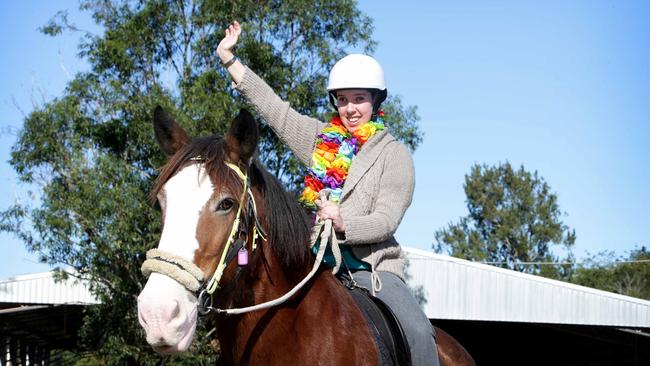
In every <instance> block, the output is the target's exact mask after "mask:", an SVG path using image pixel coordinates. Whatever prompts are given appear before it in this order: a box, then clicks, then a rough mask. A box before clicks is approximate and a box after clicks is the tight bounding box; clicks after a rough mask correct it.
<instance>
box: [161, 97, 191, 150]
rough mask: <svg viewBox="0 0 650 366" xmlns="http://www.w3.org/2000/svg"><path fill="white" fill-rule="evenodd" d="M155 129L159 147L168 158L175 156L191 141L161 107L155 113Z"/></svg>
mask: <svg viewBox="0 0 650 366" xmlns="http://www.w3.org/2000/svg"><path fill="white" fill-rule="evenodd" d="M153 129H154V131H155V132H156V140H158V145H160V148H161V149H162V150H163V151H164V152H165V154H166V155H167V156H172V155H174V154H175V153H176V152H177V151H178V150H180V148H181V147H183V146H185V145H187V144H188V143H189V142H190V140H191V139H190V137H189V136H188V135H187V132H185V130H184V129H183V128H182V127H181V126H180V125H179V124H178V123H177V122H176V120H175V119H174V117H172V116H171V115H170V114H169V113H167V112H166V111H165V110H164V109H162V107H161V106H157V107H156V109H155V110H154V111H153Z"/></svg>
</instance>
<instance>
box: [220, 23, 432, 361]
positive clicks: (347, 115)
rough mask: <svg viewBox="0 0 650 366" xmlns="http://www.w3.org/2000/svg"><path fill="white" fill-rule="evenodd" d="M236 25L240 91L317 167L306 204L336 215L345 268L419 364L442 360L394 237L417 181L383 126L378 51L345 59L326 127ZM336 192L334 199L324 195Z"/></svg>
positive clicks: (228, 44) (229, 54)
mask: <svg viewBox="0 0 650 366" xmlns="http://www.w3.org/2000/svg"><path fill="white" fill-rule="evenodd" d="M240 34H241V26H240V25H239V23H238V22H234V23H233V24H231V25H230V26H229V27H228V28H227V29H226V30H225V37H224V38H223V39H222V40H221V42H220V43H219V46H218V47H217V54H218V55H219V58H220V59H221V62H222V64H223V66H224V67H225V68H226V69H227V70H228V72H229V74H230V76H231V77H232V79H233V81H234V82H235V87H236V89H237V90H239V91H240V92H241V93H242V94H243V95H244V96H245V97H246V99H247V100H248V102H249V103H250V104H251V105H252V106H253V107H254V108H255V110H256V111H257V112H258V113H259V114H260V115H261V116H262V118H263V119H264V120H265V121H266V122H267V123H268V124H269V125H270V126H271V128H272V129H273V131H275V133H276V134H277V135H278V137H279V138H280V139H281V140H282V141H283V142H284V143H285V144H286V145H287V146H288V147H289V148H290V149H291V150H292V151H293V152H294V154H295V155H296V156H297V157H298V159H300V160H301V161H302V163H304V164H305V165H306V166H308V167H309V169H308V173H307V175H306V176H305V188H304V191H303V193H302V195H301V197H300V201H301V202H302V203H303V204H304V205H305V206H307V207H308V208H311V209H313V210H315V211H316V216H317V218H318V219H320V220H328V219H329V220H332V225H333V228H334V230H335V232H336V235H337V236H338V237H339V239H340V241H341V243H342V244H343V245H342V246H341V252H342V257H343V259H344V265H345V267H347V268H348V269H350V271H351V272H352V276H353V279H354V281H356V283H357V284H359V285H361V286H363V287H366V288H368V289H369V290H371V291H372V293H373V294H375V295H376V296H377V297H379V298H380V299H381V300H383V301H384V302H385V303H386V304H388V306H389V307H390V308H391V309H392V311H393V312H394V313H395V314H396V316H397V318H398V319H399V321H400V323H401V324H402V326H403V328H404V331H405V333H406V337H407V340H408V343H409V346H410V348H411V360H412V363H413V365H437V364H438V357H437V352H436V344H435V341H434V330H433V328H432V326H431V324H430V323H429V320H428V319H427V317H426V316H425V314H424V313H423V311H422V309H421V308H420V306H419V304H418V302H417V301H416V300H415V298H414V297H413V295H412V294H411V292H410V290H409V288H408V287H407V285H406V284H405V282H404V264H405V263H404V258H403V256H402V252H401V249H400V246H399V244H398V243H397V241H396V240H395V238H394V236H393V234H394V233H395V231H396V230H397V227H398V225H399V223H400V221H401V220H402V217H403V216H404V213H405V211H406V209H407V208H408V207H409V205H410V203H411V199H412V195H413V189H414V185H415V173H414V169H413V162H412V159H411V155H410V153H409V151H408V150H407V148H406V147H405V146H404V145H403V144H401V143H400V142H398V141H397V140H396V139H395V138H394V137H393V136H392V135H391V134H390V133H389V132H388V126H386V125H385V124H384V123H383V120H382V118H381V117H382V115H383V113H382V112H381V110H380V106H381V103H382V102H383V101H384V100H385V99H386V95H387V89H386V84H385V81H384V72H383V69H382V67H381V66H380V65H379V63H378V62H377V61H376V60H375V59H373V58H372V57H369V56H366V55H359V54H353V55H349V56H347V57H344V58H343V59H341V60H339V61H338V62H337V63H336V64H335V65H334V67H333V68H332V70H331V72H330V75H329V82H328V85H327V90H328V91H329V97H330V100H331V102H332V104H333V105H334V107H335V108H336V111H337V112H338V114H337V115H335V116H334V117H333V118H332V119H331V120H330V121H329V122H328V123H323V122H321V121H318V120H315V119H312V118H310V117H307V116H303V115H300V114H299V113H297V112H296V111H295V110H293V109H292V108H291V107H290V106H289V104H288V103H286V102H284V101H282V100H281V99H280V98H279V97H278V96H277V95H276V94H275V93H274V92H273V90H272V89H271V88H270V87H269V86H268V85H267V84H266V83H265V82H264V81H263V80H262V79H261V78H260V77H258V76H257V75H256V74H255V73H254V72H253V71H251V70H250V69H249V68H248V67H246V66H244V65H243V64H242V62H241V61H240V60H239V59H238V58H237V57H235V55H234V53H233V48H234V47H235V45H236V44H237V41H238V39H239V36H240ZM323 189H329V191H330V193H329V200H321V199H319V191H321V190H323Z"/></svg>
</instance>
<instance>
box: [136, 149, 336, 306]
mask: <svg viewBox="0 0 650 366" xmlns="http://www.w3.org/2000/svg"><path fill="white" fill-rule="evenodd" d="M194 160H201V159H200V158H195V159H194ZM225 164H226V166H228V167H229V168H230V169H232V170H233V171H234V172H235V173H236V174H237V176H238V177H239V178H240V179H241V180H242V184H243V185H244V190H243V192H242V195H241V197H240V198H239V207H238V208H237V216H236V217H235V221H233V225H232V228H231V230H230V236H229V237H228V240H227V242H226V246H225V247H224V250H223V252H222V255H221V259H220V260H219V264H218V265H217V269H216V270H215V272H214V274H213V275H212V278H210V280H209V281H208V282H207V284H206V283H205V282H204V281H203V272H202V271H201V269H200V268H199V267H198V266H197V265H196V264H194V263H192V262H190V261H188V260H186V259H183V258H181V257H180V256H177V255H175V254H171V253H167V252H164V251H162V250H159V249H152V250H149V251H148V252H147V260H145V261H144V263H142V268H141V271H142V274H143V275H144V276H145V277H146V276H149V274H151V273H152V272H156V273H160V274H162V275H165V276H168V277H171V278H172V279H174V280H176V281H177V282H178V283H179V284H181V285H182V286H183V287H185V288H186V289H187V290H188V291H190V292H192V293H194V294H195V296H196V297H197V299H198V312H199V314H200V315H207V314H208V313H210V311H212V310H215V311H216V312H217V313H220V314H243V313H248V312H251V311H256V310H261V309H267V308H270V307H273V306H276V305H279V304H282V303H283V302H285V301H287V300H288V299H289V298H291V296H293V295H294V294H295V293H296V292H298V290H300V289H301V288H302V287H303V286H304V285H305V284H306V283H307V282H308V281H309V280H310V279H311V278H312V277H313V276H314V274H315V273H316V271H317V270H318V267H319V266H320V264H321V262H322V261H323V256H324V255H325V248H326V247H327V246H328V244H331V245H332V247H333V248H336V249H338V240H337V239H336V235H335V233H334V229H333V227H332V220H329V219H328V220H325V222H321V223H319V225H318V230H317V232H316V237H315V238H319V240H320V245H319V247H318V253H316V260H315V261H314V265H313V266H312V269H311V271H310V272H309V273H308V274H307V275H306V276H305V278H303V279H302V281H300V282H299V283H298V284H296V285H295V286H294V287H293V288H292V289H291V290H289V292H287V293H285V294H284V295H282V296H280V297H279V298H277V299H274V300H271V301H267V302H264V303H261V304H257V305H252V306H248V307H244V308H237V309H218V308H214V307H212V294H213V293H214V291H216V289H217V288H219V280H220V279H221V276H222V275H223V271H224V269H225V268H226V267H227V266H228V263H230V261H231V260H232V259H233V258H234V257H235V254H236V253H237V251H238V250H239V248H242V247H243V246H244V245H245V241H244V240H243V239H241V238H238V239H237V240H235V236H236V235H237V234H238V231H237V229H238V228H239V222H240V218H241V212H242V206H243V204H244V199H245V197H246V195H248V196H249V198H250V205H249V210H250V209H252V216H253V218H254V219H255V225H254V226H253V243H252V250H253V251H254V250H255V248H256V247H257V245H256V241H257V238H258V237H259V238H262V240H266V233H265V232H264V230H263V228H262V226H261V225H260V222H259V220H258V217H257V206H256V205H255V199H254V197H253V192H252V191H251V190H250V187H249V185H250V184H249V180H248V176H247V175H246V174H245V173H244V172H242V171H241V169H239V167H238V166H237V165H235V164H232V163H228V162H226V163H225ZM323 199H326V197H325V196H323ZM233 242H234V244H233ZM312 242H314V240H312ZM224 254H225V255H224Z"/></svg>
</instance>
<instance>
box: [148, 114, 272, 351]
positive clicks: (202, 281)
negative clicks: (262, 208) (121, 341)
mask: <svg viewBox="0 0 650 366" xmlns="http://www.w3.org/2000/svg"><path fill="white" fill-rule="evenodd" d="M154 130H155V135H156V138H157V140H158V143H159V144H160V147H161V148H162V150H163V152H165V154H166V155H167V156H168V161H167V163H166V164H165V166H164V167H163V168H162V170H161V173H160V176H159V177H158V180H157V182H156V185H155V187H154V195H155V197H156V198H157V200H158V202H159V204H160V207H161V209H162V215H163V231H162V234H161V237H160V243H159V245H158V248H157V249H155V250H152V251H150V252H148V253H147V258H148V259H147V261H145V263H144V264H143V272H144V273H145V274H149V273H150V276H149V279H148V281H147V283H146V285H145V287H144V289H143V290H142V292H141V293H140V295H139V296H138V316H139V321H140V324H141V325H142V327H143V328H144V330H145V331H146V335H147V342H148V343H149V344H151V346H152V347H153V348H154V349H155V350H156V351H157V352H160V353H166V354H171V353H176V352H182V351H185V350H187V349H188V348H189V346H190V344H191V342H192V338H193V336H194V333H195V330H196V326H197V315H198V314H197V313H198V311H199V307H198V305H199V294H200V293H201V292H202V291H203V292H205V291H207V290H208V289H209V288H210V287H212V289H211V291H209V295H208V297H209V298H210V299H211V298H212V293H213V292H214V290H215V289H216V287H217V285H218V282H219V278H217V276H215V273H218V277H221V275H222V274H223V276H224V277H227V276H228V275H229V274H230V273H231V272H233V271H234V269H233V268H234V267H237V266H236V265H229V263H226V261H225V257H226V256H227V254H228V253H227V251H228V249H227V248H226V246H228V247H231V248H232V247H234V246H235V244H236V243H235V242H238V244H239V245H240V246H241V247H244V248H246V247H247V246H250V245H255V243H253V238H249V235H248V232H249V228H250V227H251V225H252V226H255V227H256V228H258V229H261V227H259V226H260V224H259V222H253V223H251V222H250V220H247V219H245V217H246V216H247V214H246V213H242V211H244V210H246V209H242V208H243V206H246V207H250V206H251V205H252V206H255V205H254V204H251V202H250V201H249V199H250V200H253V203H254V200H255V198H254V197H253V193H252V191H251V190H250V188H247V187H246V186H247V184H248V183H249V182H248V181H249V177H247V175H246V173H247V171H248V169H249V167H250V166H251V164H252V162H253V160H254V159H253V157H254V154H255V151H256V149H257V143H258V136H259V134H258V129H257V124H256V122H255V120H254V118H253V117H252V116H251V114H250V113H248V112H247V111H245V110H242V111H241V112H240V114H239V115H238V116H237V117H236V118H235V119H233V121H232V124H231V126H230V129H229V131H228V133H227V135H226V136H225V138H223V139H222V138H219V137H207V138H206V137H204V138H197V139H191V138H190V137H189V136H188V134H187V133H186V132H185V131H184V130H183V128H182V127H181V126H180V125H179V124H178V123H177V122H176V121H175V120H174V119H173V118H172V117H171V116H170V115H169V114H167V113H166V112H165V111H163V110H162V108H160V107H158V108H156V110H155V112H154ZM254 221H257V216H256V217H255V220H254ZM250 236H252V235H250ZM248 249H249V250H250V249H252V248H248ZM218 267H220V268H218Z"/></svg>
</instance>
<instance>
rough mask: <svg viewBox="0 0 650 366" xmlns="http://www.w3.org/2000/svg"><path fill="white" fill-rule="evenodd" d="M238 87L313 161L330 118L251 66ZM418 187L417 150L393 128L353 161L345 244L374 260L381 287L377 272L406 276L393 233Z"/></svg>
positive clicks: (344, 201)
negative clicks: (298, 106)
mask: <svg viewBox="0 0 650 366" xmlns="http://www.w3.org/2000/svg"><path fill="white" fill-rule="evenodd" d="M235 88H236V89H237V90H239V91H240V92H241V93H242V94H243V95H244V96H245V97H246V99H247V100H248V102H249V103H250V104H251V105H252V106H253V108H255V110H256V111H257V112H258V113H259V114H260V115H261V117H262V118H263V119H264V121H266V123H268V124H269V125H270V126H271V128H272V129H273V131H275V133H276V134H277V135H278V137H279V138H280V139H281V140H282V142H283V143H284V144H286V145H287V146H288V147H289V148H290V149H291V150H292V151H293V153H294V154H295V155H296V157H297V158H298V159H299V160H300V161H301V162H302V163H303V164H305V165H306V166H310V165H311V157H312V154H313V152H314V149H315V145H316V138H317V135H318V133H319V132H320V131H321V130H322V129H323V128H324V127H325V126H326V123H323V122H321V121H318V120H316V119H313V118H311V117H307V116H304V115H301V114H299V113H298V112H296V111H295V110H294V109H292V108H291V106H290V105H289V103H287V102H285V101H283V100H282V99H280V98H279V97H278V96H277V95H276V94H275V92H274V91H273V90H272V89H271V87H269V86H268V85H267V84H266V82H264V80H262V79H261V78H260V77H259V76H257V75H256V74H255V73H254V72H253V71H252V70H250V69H249V68H248V67H247V68H246V71H245V72H244V76H243V78H242V80H241V81H240V83H239V84H236V85H235ZM414 187H415V171H414V169H413V160H412V158H411V154H410V153H409V151H408V149H407V148H406V147H405V146H404V145H403V144H401V143H400V142H398V141H397V140H395V138H394V137H393V136H392V135H391V134H390V133H388V131H387V129H384V130H383V131H380V132H378V133H376V134H375V135H374V136H372V137H371V138H370V139H369V140H368V141H367V142H366V143H365V144H364V145H363V147H362V148H361V150H360V151H359V153H358V154H357V156H356V157H355V158H354V159H353V160H352V165H351V166H350V170H349V172H348V177H347V179H346V181H345V183H344V185H343V193H342V196H341V202H340V208H341V218H342V219H343V222H344V223H345V235H344V238H343V240H342V241H341V242H340V243H341V244H346V245H350V246H351V248H352V251H353V253H354V255H355V256H356V257H357V258H359V259H361V260H363V261H365V262H367V263H369V264H370V266H371V268H372V272H373V275H374V276H373V278H374V281H375V286H373V287H374V288H375V290H376V291H380V289H381V283H380V282H379V281H378V277H377V276H376V271H388V272H392V273H394V274H396V275H397V276H399V277H400V278H402V279H404V258H403V257H402V255H401V250H400V247H399V244H398V243H397V241H396V240H395V237H394V236H393V234H394V233H395V231H396V230H397V227H398V225H399V223H400V221H401V220H402V217H403V216H404V212H405V211H406V209H407V208H408V207H409V205H410V204H411V199H412V197H413V189H414Z"/></svg>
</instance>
